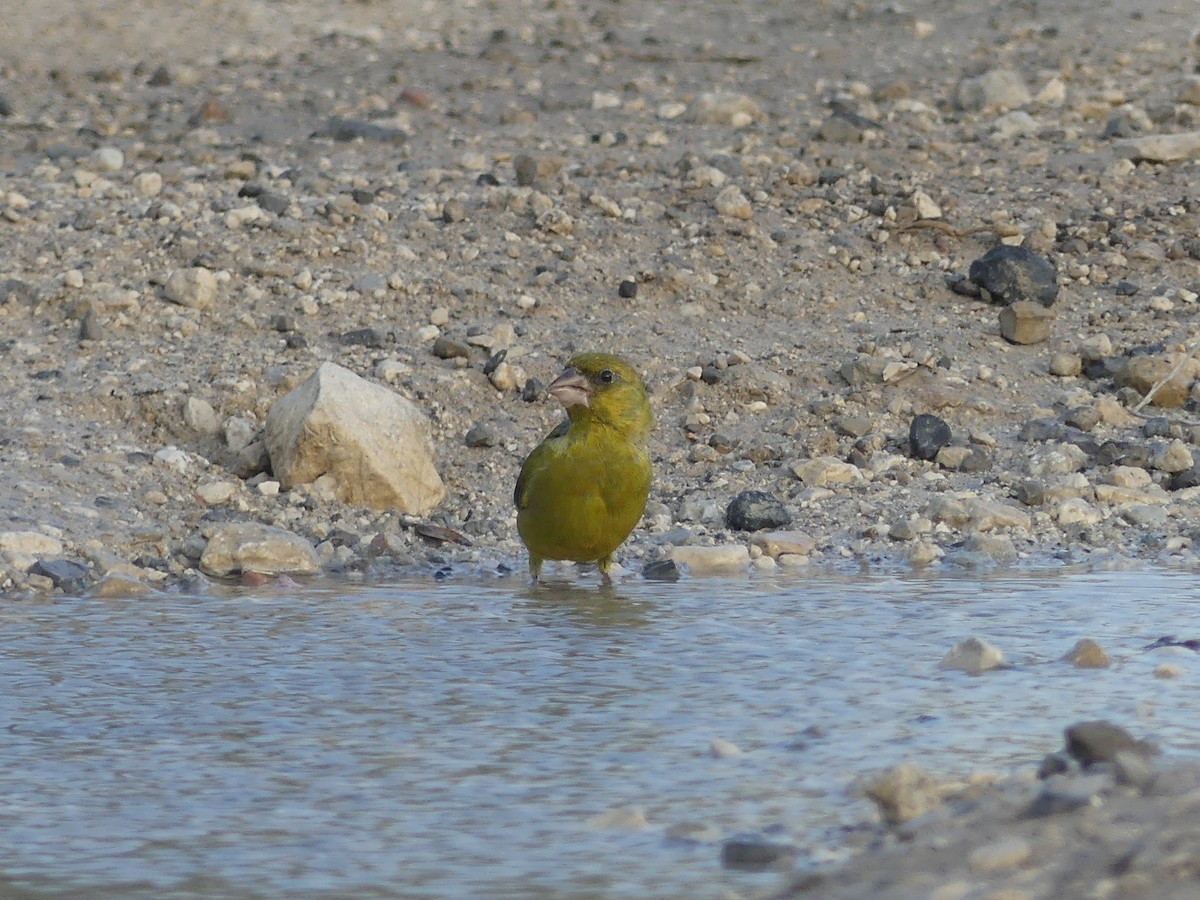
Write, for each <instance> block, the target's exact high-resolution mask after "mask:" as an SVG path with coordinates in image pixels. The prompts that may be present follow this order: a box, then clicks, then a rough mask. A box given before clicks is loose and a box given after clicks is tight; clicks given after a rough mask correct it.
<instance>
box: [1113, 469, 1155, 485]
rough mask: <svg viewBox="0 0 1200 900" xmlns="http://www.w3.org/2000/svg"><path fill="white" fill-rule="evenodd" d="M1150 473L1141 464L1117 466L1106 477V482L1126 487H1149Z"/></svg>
mask: <svg viewBox="0 0 1200 900" xmlns="http://www.w3.org/2000/svg"><path fill="white" fill-rule="evenodd" d="M1151 480H1152V479H1151V477H1150V473H1149V472H1147V471H1146V470H1145V469H1143V468H1142V467H1141V466H1115V467H1114V468H1113V469H1112V471H1110V472H1109V473H1108V474H1107V475H1106V476H1105V477H1104V482H1105V483H1106V484H1112V485H1116V486H1117V487H1124V488H1144V487H1149V485H1150V482H1151Z"/></svg>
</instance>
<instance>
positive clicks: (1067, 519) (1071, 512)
mask: <svg viewBox="0 0 1200 900" xmlns="http://www.w3.org/2000/svg"><path fill="white" fill-rule="evenodd" d="M1054 518H1055V519H1057V520H1058V524H1059V525H1095V524H1096V523H1097V522H1099V521H1100V513H1099V512H1097V511H1096V510H1095V509H1093V508H1092V506H1091V504H1090V503H1088V502H1087V501H1086V500H1084V499H1083V498H1082V497H1075V498H1073V499H1071V500H1064V501H1063V502H1062V503H1060V504H1059V505H1058V508H1057V509H1056V510H1055V511H1054Z"/></svg>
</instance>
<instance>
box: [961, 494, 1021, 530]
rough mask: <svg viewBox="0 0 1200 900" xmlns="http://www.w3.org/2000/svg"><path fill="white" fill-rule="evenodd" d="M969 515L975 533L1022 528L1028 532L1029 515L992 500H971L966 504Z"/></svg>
mask: <svg viewBox="0 0 1200 900" xmlns="http://www.w3.org/2000/svg"><path fill="white" fill-rule="evenodd" d="M967 510H968V512H969V513H970V515H971V527H973V528H974V529H975V530H976V531H994V530H995V529H997V528H1024V529H1026V530H1028V528H1029V524H1030V519H1029V514H1028V513H1026V512H1024V511H1022V510H1020V509H1018V508H1017V507H1015V506H1010V505H1008V504H1007V503H999V502H996V501H992V500H979V499H972V500H969V501H968V502H967Z"/></svg>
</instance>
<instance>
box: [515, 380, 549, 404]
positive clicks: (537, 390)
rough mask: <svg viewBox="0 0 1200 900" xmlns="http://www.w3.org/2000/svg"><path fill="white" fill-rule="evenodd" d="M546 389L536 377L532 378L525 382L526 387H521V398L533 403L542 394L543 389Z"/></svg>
mask: <svg viewBox="0 0 1200 900" xmlns="http://www.w3.org/2000/svg"><path fill="white" fill-rule="evenodd" d="M545 389H546V387H545V385H543V384H542V383H541V382H540V381H538V380H537V379H536V378H530V379H529V380H528V381H526V382H525V387H523V388H521V399H522V400H524V401H525V402H526V403H532V402H533V401H534V400H536V399H537V398H538V397H540V396H542V391H544V390H545Z"/></svg>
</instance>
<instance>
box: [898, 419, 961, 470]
mask: <svg viewBox="0 0 1200 900" xmlns="http://www.w3.org/2000/svg"><path fill="white" fill-rule="evenodd" d="M951 437H952V435H951V433H950V426H949V425H947V424H946V423H945V421H943V420H942V419H939V418H938V417H937V416H932V415H929V414H928V413H922V414H921V415H919V416H917V417H916V418H914V419H913V420H912V424H910V425H909V426H908V451H909V455H910V456H912V457H914V458H916V459H933V458H934V457H935V456H937V455H938V451H939V450H941V449H942V448H943V447H945V446H946V445H947V444H949V443H950V438H951Z"/></svg>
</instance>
